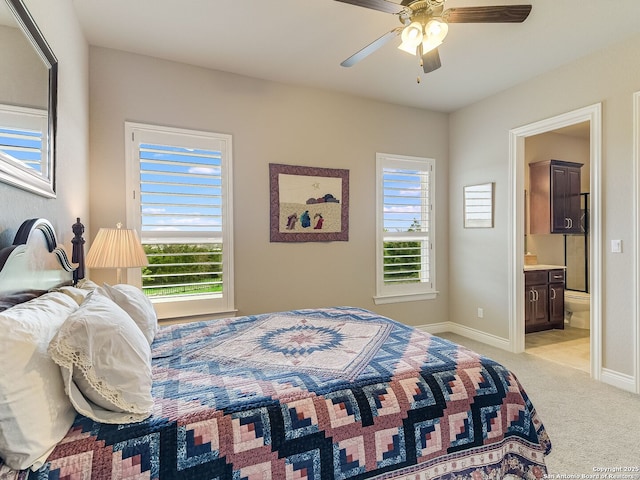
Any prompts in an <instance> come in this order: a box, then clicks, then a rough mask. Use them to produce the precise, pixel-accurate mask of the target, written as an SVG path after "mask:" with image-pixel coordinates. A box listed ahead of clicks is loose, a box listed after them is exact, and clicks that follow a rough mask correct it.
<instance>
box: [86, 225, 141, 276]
mask: <svg viewBox="0 0 640 480" xmlns="http://www.w3.org/2000/svg"><path fill="white" fill-rule="evenodd" d="M120 227H121V224H118V228H101V229H100V230H99V231H98V235H96V238H95V239H94V240H93V243H92V245H91V248H90V249H89V253H88V254H87V259H86V265H87V267H89V268H132V267H144V266H146V265H149V261H148V260H147V254H146V253H145V252H144V249H143V248H142V244H141V243H140V239H139V238H138V233H137V232H136V231H135V230H133V229H129V228H120Z"/></svg>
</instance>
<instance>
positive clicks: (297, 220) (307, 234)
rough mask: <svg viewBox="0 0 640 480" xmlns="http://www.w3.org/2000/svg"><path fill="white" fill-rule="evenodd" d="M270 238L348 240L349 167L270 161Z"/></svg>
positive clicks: (274, 240) (275, 240)
mask: <svg viewBox="0 0 640 480" xmlns="http://www.w3.org/2000/svg"><path fill="white" fill-rule="evenodd" d="M269 186H270V196H271V198H270V200H271V206H270V214H271V222H270V240H271V241H272V242H332V241H345V242H346V241H348V240H349V170H343V169H336V168H315V167H302V166H295V165H282V164H277V163H270V164H269Z"/></svg>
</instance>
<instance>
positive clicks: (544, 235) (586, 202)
mask: <svg viewBox="0 0 640 480" xmlns="http://www.w3.org/2000/svg"><path fill="white" fill-rule="evenodd" d="M600 125H601V105H600V104H597V105H593V106H590V107H585V108H583V109H579V110H576V111H573V112H569V113H567V114H563V115H559V116H557V117H553V118H550V119H546V120H543V121H540V122H536V123H534V124H530V125H526V126H524V127H520V128H518V129H514V130H512V131H511V132H510V140H511V149H510V167H511V175H510V194H512V195H513V196H512V199H513V202H512V203H513V207H512V211H511V212H510V213H511V215H510V222H511V223H512V225H511V230H510V231H512V232H513V233H514V234H513V236H512V238H511V241H510V244H509V253H510V257H511V265H512V267H513V268H511V269H510V285H509V287H510V288H509V296H510V305H511V309H510V327H511V328H510V340H511V348H512V350H513V351H514V352H523V351H527V353H530V354H534V355H539V356H541V357H544V358H547V359H548V360H552V361H556V362H559V363H562V364H564V365H568V366H570V367H573V368H579V369H581V370H584V371H587V372H590V373H591V376H592V377H594V378H596V379H599V372H600V370H601V351H600V344H601V315H600V280H599V279H600V278H601V276H600V270H601V259H600V255H599V253H598V252H599V251H600V215H599V212H600V188H599V186H600V163H601V127H600ZM551 159H554V160H561V161H564V162H565V163H568V164H572V166H576V165H573V164H577V167H578V170H579V171H580V179H581V182H580V188H579V191H580V193H582V194H584V195H579V197H580V202H581V203H580V213H579V219H580V220H579V221H580V227H579V228H571V229H569V230H570V233H566V234H565V233H557V229H556V230H555V232H556V233H551V231H554V230H553V229H551V230H550V231H549V232H543V231H541V230H540V229H539V228H534V229H533V230H532V229H530V220H531V213H532V212H531V210H530V208H534V207H535V205H536V203H535V202H534V203H533V206H532V207H530V205H531V202H530V197H529V195H530V178H529V169H530V167H529V164H533V163H538V162H548V161H549V160H551ZM539 165H542V163H539ZM534 216H535V215H534ZM569 223H571V222H569ZM575 226H576V223H573V225H572V227H575ZM531 269H534V270H536V271H540V270H542V271H545V269H547V270H548V272H555V273H557V272H562V273H563V275H564V278H563V279H562V281H563V284H564V285H563V287H564V292H565V293H563V294H562V298H564V302H563V303H564V305H565V307H566V315H564V317H565V318H564V322H562V321H560V326H559V327H558V326H556V327H554V328H552V329H548V330H546V329H541V330H539V331H536V332H535V333H529V334H525V330H530V329H528V328H526V327H525V308H528V307H529V306H528V303H529V301H530V299H528V297H526V295H525V293H529V289H530V287H529V286H527V287H526V289H525V274H526V271H528V270H531ZM523 271H525V274H523ZM537 276H539V275H537ZM556 286H557V285H554V287H556ZM551 287H552V286H551V285H549V290H548V292H550V294H549V296H550V297H551V296H555V295H557V291H558V290H556V289H555V288H553V289H552V288H551ZM550 297H549V298H550ZM555 304H556V306H557V302H555ZM560 305H562V303H561V304H560ZM529 314H530V312H529V311H528V313H527V315H529ZM527 318H529V317H527ZM556 323H557V322H556ZM563 327H564V328H563ZM536 330H538V329H536Z"/></svg>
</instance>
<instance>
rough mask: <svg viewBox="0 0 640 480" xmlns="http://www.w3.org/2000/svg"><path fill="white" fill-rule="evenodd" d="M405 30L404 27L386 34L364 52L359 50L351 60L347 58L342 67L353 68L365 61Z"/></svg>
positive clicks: (365, 48) (364, 49)
mask: <svg viewBox="0 0 640 480" xmlns="http://www.w3.org/2000/svg"><path fill="white" fill-rule="evenodd" d="M403 28H404V27H398V28H394V29H393V30H391V31H390V32H387V33H385V34H384V35H383V36H381V37H380V38H378V39H377V40H374V41H373V42H371V43H370V44H369V45H367V46H366V47H364V48H363V49H362V50H359V51H358V52H356V53H354V54H353V55H351V56H350V57H349V58H347V59H346V60H345V61H343V62H342V63H341V64H340V65H342V66H343V67H351V66H353V65H355V64H356V63H358V62H359V61H360V60H363V59H364V58H365V57H368V56H369V55H371V54H372V53H373V52H375V51H376V50H378V49H379V48H380V47H382V46H383V45H384V44H385V43H387V42H389V41H390V40H393V39H394V38H395V37H397V36H398V35H400V32H402V29H403Z"/></svg>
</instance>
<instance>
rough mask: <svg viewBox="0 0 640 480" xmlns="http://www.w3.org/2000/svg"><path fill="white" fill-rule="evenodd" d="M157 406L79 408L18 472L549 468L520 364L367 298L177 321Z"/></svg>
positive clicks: (160, 352) (369, 473)
mask: <svg viewBox="0 0 640 480" xmlns="http://www.w3.org/2000/svg"><path fill="white" fill-rule="evenodd" d="M153 374H154V386H153V395H154V398H155V407H154V412H153V415H152V416H151V417H150V418H149V419H147V420H146V421H143V422H140V423H135V424H130V425H106V424H99V423H95V422H93V421H91V420H89V419H87V418H85V417H82V416H78V418H77V419H76V422H75V424H74V426H73V427H72V429H71V430H70V431H69V433H68V435H67V436H66V438H65V439H63V441H62V442H61V443H60V444H59V445H58V447H56V449H55V450H54V451H53V453H52V454H51V456H50V457H49V459H48V462H47V463H46V464H45V466H44V467H42V469H41V470H40V471H38V472H21V474H20V477H21V478H33V479H63V478H98V479H107V478H151V479H174V478H175V479H182V478H185V479H256V478H259V479H296V480H304V479H318V480H319V479H329V478H336V479H352V478H353V479H361V478H374V477H375V478H409V479H414V478H415V479H418V478H423V479H436V478H438V479H453V478H473V479H479V478H502V477H504V476H505V475H507V474H511V475H514V476H515V477H518V478H540V477H541V476H542V475H543V474H544V473H545V472H546V468H545V466H544V456H545V455H546V454H547V453H548V452H549V451H550V448H551V444H550V442H549V439H548V437H547V435H546V433H545V430H544V427H543V424H542V423H541V421H540V420H539V419H538V416H537V414H536V411H535V409H534V407H533V405H532V404H531V402H530V401H529V398H528V396H527V395H526V393H525V392H524V390H523V389H522V387H521V385H520V384H519V382H518V380H517V379H516V377H515V376H514V375H513V374H512V373H511V372H509V371H508V370H507V369H506V368H505V367H503V366H502V365H500V364H498V363H496V362H494V361H492V360H489V359H487V358H484V357H481V356H480V355H478V354H476V353H474V352H472V351H470V350H468V349H466V348H464V347H462V346H459V345H456V344H454V343H451V342H449V341H446V340H443V339H440V338H438V337H436V336H432V335H429V334H427V333H424V332H421V331H418V330H416V329H413V328H411V327H407V326H405V325H402V324H400V323H398V322H395V321H392V320H390V319H388V318H385V317H381V316H379V315H377V314H375V313H372V312H369V311H366V310H362V309H357V308H348V307H344V308H330V309H317V310H311V309H308V310H296V311H289V312H281V313H272V314H264V315H255V316H246V317H238V318H230V319H224V320H218V321H209V322H201V323H191V324H182V325H173V326H169V327H164V328H161V329H160V331H159V333H158V335H157V337H156V340H155V341H154V344H153Z"/></svg>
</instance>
